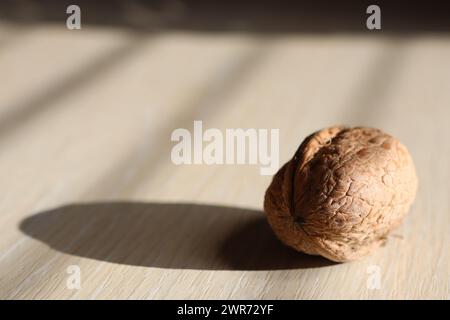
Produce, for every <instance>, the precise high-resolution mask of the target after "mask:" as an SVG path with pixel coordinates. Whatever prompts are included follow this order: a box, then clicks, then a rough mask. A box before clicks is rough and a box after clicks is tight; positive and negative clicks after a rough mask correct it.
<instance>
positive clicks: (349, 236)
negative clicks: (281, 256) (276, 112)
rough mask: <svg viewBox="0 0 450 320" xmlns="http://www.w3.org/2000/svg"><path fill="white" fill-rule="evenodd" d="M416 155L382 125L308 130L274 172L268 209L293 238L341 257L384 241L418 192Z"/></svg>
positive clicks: (292, 242) (299, 246)
mask: <svg viewBox="0 0 450 320" xmlns="http://www.w3.org/2000/svg"><path fill="white" fill-rule="evenodd" d="M417 186H418V181H417V176H416V171H415V167H414V163H413V161H412V158H411V156H410V154H409V152H408V150H407V149H406V147H405V146H403V145H402V144H401V143H400V142H399V141H398V140H397V139H395V138H393V137H392V136H390V135H388V134H386V133H384V132H382V131H381V130H378V129H373V128H365V127H355V128H346V127H340V126H335V127H330V128H326V129H323V130H320V131H318V132H315V133H313V134H312V135H310V136H308V137H307V138H306V139H305V140H304V141H303V142H302V144H301V145H300V147H299V148H298V150H297V152H296V153H295V155H294V157H293V158H292V159H291V160H290V161H289V162H287V163H286V164H285V165H284V166H283V167H282V168H281V169H280V170H279V171H278V172H277V173H276V174H275V176H274V178H273V180H272V183H271V184H270V186H269V188H268V189H267V191H266V194H265V199H264V211H265V212H266V215H267V219H268V222H269V224H270V226H271V228H272V229H273V231H274V233H275V234H276V236H277V237H278V238H279V239H280V240H281V241H282V242H283V243H284V244H286V245H288V246H290V247H292V248H294V249H296V250H298V251H301V252H304V253H307V254H311V255H321V256H324V257H326V258H328V259H330V260H333V261H336V262H344V261H350V260H357V259H360V258H362V257H364V256H366V255H368V254H370V253H371V252H372V251H373V250H374V249H376V248H377V247H379V246H380V245H382V244H383V243H384V242H385V241H386V238H387V235H388V234H389V232H390V231H391V230H392V229H394V228H396V227H397V226H398V225H399V224H400V223H401V221H402V220H403V218H404V216H405V215H406V214H407V212H408V211H409V208H410V206H411V204H412V202H413V200H414V198H415V195H416V190H417Z"/></svg>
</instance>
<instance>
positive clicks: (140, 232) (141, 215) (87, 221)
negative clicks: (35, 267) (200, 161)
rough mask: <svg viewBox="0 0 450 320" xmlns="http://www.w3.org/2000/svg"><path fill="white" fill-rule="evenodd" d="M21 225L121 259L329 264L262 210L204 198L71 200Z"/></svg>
mask: <svg viewBox="0 0 450 320" xmlns="http://www.w3.org/2000/svg"><path fill="white" fill-rule="evenodd" d="M20 230H21V231H23V232H24V233H25V234H27V235H29V236H31V237H33V238H35V239H37V240H39V241H42V242H44V243H46V244H47V245H49V246H50V247H51V248H53V249H55V250H58V251H61V252H64V253H67V254H71V255H76V256H81V257H86V258H91V259H96V260H101V261H108V262H113V263H118V264H125V265H135V266H147V267H160V268H176V269H200V270H203V269H204V270H276V269H294V268H314V267H322V266H327V265H331V264H332V262H330V261H327V260H326V259H324V258H321V257H315V256H308V255H305V254H302V253H297V252H295V251H294V250H292V249H290V248H287V247H285V246H283V245H282V244H281V243H280V242H278V240H277V239H276V238H275V237H274V235H273V234H272V232H271V230H270V228H269V226H268V225H267V223H266V221H265V218H264V215H263V213H262V212H260V211H256V210H249V209H241V208H232V207H223V206H213V205H200V204H175V203H173V204H169V203H138V202H110V203H108V202H106V203H90V204H73V205H67V206H63V207H60V208H56V209H53V210H49V211H45V212H42V213H38V214H35V215H32V216H30V217H28V218H26V219H25V220H23V221H22V222H21V223H20Z"/></svg>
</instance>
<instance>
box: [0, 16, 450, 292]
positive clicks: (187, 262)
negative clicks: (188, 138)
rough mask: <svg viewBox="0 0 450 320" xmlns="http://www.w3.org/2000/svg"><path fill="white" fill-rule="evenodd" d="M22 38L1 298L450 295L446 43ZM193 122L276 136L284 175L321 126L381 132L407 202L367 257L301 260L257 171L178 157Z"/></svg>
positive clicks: (6, 148) (2, 63) (0, 67)
mask: <svg viewBox="0 0 450 320" xmlns="http://www.w3.org/2000/svg"><path fill="white" fill-rule="evenodd" d="M15 29H18V28H16V27H15V26H14V25H1V26H0V30H7V32H0V37H8V39H9V38H11V35H14V32H16V31H17V32H18V33H17V37H15V38H14V41H13V42H9V41H7V42H5V43H4V46H2V47H0V74H1V75H2V79H3V80H2V81H1V84H2V85H1V86H0V106H1V108H0V177H1V179H0V193H1V195H2V201H1V204H0V207H1V211H0V213H1V214H0V240H1V241H0V298H7V299H114V298H122V299H161V298H162V299H164V298H188V299H194V298H195V299H196V298H200V299H204V298H208V299H211V298H219V299H228V298H238V299H241V298H249V299H253V298H258V299H267V298H276V299H279V298H294V299H316V298H326V299H328V298H331V299H342V298H352V299H360V298H369V299H373V298H383V299H384V298H387V299H391V298H393V299H404V298H406V299H414V298H424V299H428V298H437V299H449V298H450V293H449V279H450V278H449V275H450V274H449V270H450V264H449V262H450V255H449V243H450V241H449V240H450V239H449V226H450V221H449V217H450V214H449V213H450V208H449V205H450V200H449V199H450V198H449V194H450V192H449V191H450V190H449V187H448V186H449V182H448V181H450V167H449V163H450V144H449V143H448V138H449V131H448V123H449V117H450V108H449V103H450V87H449V84H450V64H449V60H448V57H449V56H450V38H449V37H448V36H446V35H445V34H443V35H439V36H438V35H426V36H425V35H424V36H421V37H406V36H405V37H401V36H398V35H397V36H387V35H384V36H383V35H377V36H363V35H345V34H339V35H334V34H311V35H310V34H287V35H283V34H271V35H266V36H263V35H255V34H245V33H243V34H239V33H227V32H224V33H217V34H209V33H201V32H199V33H196V32H168V31H166V32H159V33H137V32H136V33H135V32H132V31H121V30H116V29H114V30H109V29H104V28H95V27H90V28H85V29H83V31H82V32H69V31H67V30H66V29H64V28H63V26H62V27H61V26H56V25H41V26H33V29H30V30H24V29H26V28H24V27H21V28H20V30H15ZM19 31H20V32H19ZM0 43H1V41H0ZM194 120H202V121H203V124H204V126H205V127H208V128H219V129H225V128H267V129H270V128H279V129H280V159H281V161H282V162H285V161H287V160H288V159H289V158H290V157H291V156H292V154H293V152H294V151H295V150H296V148H297V146H298V144H299V143H300V142H301V140H302V139H303V138H304V137H305V136H306V135H308V134H309V133H311V132H312V131H315V130H317V129H319V128H322V127H326V126H329V125H334V124H348V125H368V126H374V127H378V128H380V129H383V130H385V131H387V132H389V133H391V134H392V135H394V136H396V137H397V138H399V139H400V140H401V141H402V142H403V143H404V144H405V145H406V146H407V147H408V148H409V150H410V152H411V153H412V155H413V158H414V160H415V163H416V166H417V171H418V175H419V182H420V187H419V192H418V196H417V199H416V201H415V203H414V205H413V208H412V210H411V212H410V214H409V215H408V216H407V218H406V220H405V222H404V224H403V225H402V227H401V228H400V229H398V230H397V231H396V232H395V233H394V234H393V235H392V236H391V237H390V239H389V241H388V243H387V245H386V246H385V247H383V248H381V249H380V250H378V251H377V252H376V253H374V254H373V255H372V256H370V257H368V258H367V259H364V260H362V261H359V262H354V263H346V264H334V263H330V262H328V261H327V260H325V259H322V258H320V257H310V256H306V255H302V254H296V253H295V252H293V251H291V250H289V249H288V248H285V247H283V246H282V245H281V244H279V243H278V242H277V240H276V239H275V238H274V237H273V235H272V234H271V232H270V230H269V229H268V227H267V225H266V224H265V222H264V215H263V213H262V211H261V210H262V199H263V195H264V192H265V189H266V187H267V186H268V184H269V182H270V179H271V177H269V176H261V175H260V174H259V167H258V166H255V165H241V166H232V165H229V166H226V165H223V166H221V165H214V166H207V165H192V166H176V165H174V164H173V163H172V162H171V160H170V150H171V148H172V146H173V143H172V142H171V141H170V134H171V132H172V131H173V130H174V129H176V128H187V129H189V130H191V129H192V126H193V121H194ZM71 265H77V266H79V267H80V270H81V288H80V289H79V290H71V289H69V288H68V287H67V285H66V282H67V279H68V277H69V274H68V273H67V268H68V266H71ZM371 266H377V267H379V270H380V271H381V273H380V275H381V283H380V284H381V285H380V288H379V289H370V288H368V286H367V282H368V280H369V277H370V270H372V269H371Z"/></svg>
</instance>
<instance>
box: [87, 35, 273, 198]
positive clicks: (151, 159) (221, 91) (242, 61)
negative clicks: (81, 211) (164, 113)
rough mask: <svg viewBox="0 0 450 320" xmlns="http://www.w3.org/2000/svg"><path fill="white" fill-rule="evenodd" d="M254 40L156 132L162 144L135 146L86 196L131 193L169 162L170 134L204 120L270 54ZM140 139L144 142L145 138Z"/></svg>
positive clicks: (261, 41)
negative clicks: (161, 139)
mask: <svg viewBox="0 0 450 320" xmlns="http://www.w3.org/2000/svg"><path fill="white" fill-rule="evenodd" d="M254 41H256V43H255V45H254V47H253V48H252V49H251V50H250V51H249V52H247V53H245V54H243V55H240V56H238V57H237V58H236V61H235V62H234V63H233V64H232V66H230V67H229V68H227V69H226V72H225V74H223V73H220V74H215V75H214V78H213V79H211V81H210V85H209V86H208V88H207V89H206V90H205V91H204V92H201V93H200V94H198V95H197V96H195V97H194V98H193V99H192V100H191V101H189V102H187V103H186V102H184V103H183V105H184V106H183V108H182V112H180V113H178V114H177V115H176V118H172V119H170V121H168V122H167V123H166V125H165V126H164V127H162V128H161V129H160V130H159V133H158V135H161V136H163V137H167V139H165V140H164V143H162V144H159V145H157V146H155V145H149V144H148V143H147V144H138V145H137V146H136V148H135V150H134V151H133V152H131V153H130V154H129V155H127V156H126V157H124V159H123V160H122V161H121V162H120V163H118V165H117V166H115V167H114V169H113V170H111V171H110V172H108V173H107V174H106V175H104V177H103V178H102V179H100V180H99V181H98V182H97V183H96V184H95V185H94V186H92V187H91V188H89V190H87V192H86V194H88V195H92V194H95V195H96V196H105V195H111V192H114V193H117V194H120V195H121V196H123V195H124V194H125V193H127V194H132V193H133V192H134V191H135V190H136V189H137V188H138V187H139V185H140V184H141V183H142V182H143V181H145V180H147V179H148V178H149V176H150V175H151V174H153V173H154V171H155V170H156V168H157V166H158V164H160V163H161V162H162V161H163V160H167V161H170V150H171V148H172V144H171V141H170V136H171V133H172V131H173V130H174V129H176V128H186V127H190V126H191V125H192V122H193V121H194V120H197V119H204V117H205V115H206V114H208V112H211V108H213V107H214V106H215V105H217V104H218V103H219V102H218V101H221V102H222V103H223V101H225V100H226V99H227V97H229V96H230V95H231V94H232V93H233V92H234V91H235V90H236V89H237V88H238V87H239V86H240V85H241V84H242V82H243V81H242V80H243V78H244V77H245V76H247V75H248V74H249V73H251V72H252V70H255V69H256V68H257V67H258V66H260V65H261V64H262V63H263V61H264V59H265V57H266V56H267V55H268V54H269V52H270V47H271V46H269V45H268V43H267V42H268V41H270V40H269V39H267V38H266V37H262V38H259V39H257V40H254ZM153 135H155V133H154V132H153V130H151V129H150V130H149V133H148V136H149V137H151V136H153ZM142 140H144V141H145V140H146V139H145V137H143V138H142ZM156 149H157V150H156ZM130 168H133V173H132V175H131V177H129V176H127V179H126V180H127V181H124V180H125V175H126V174H129V172H130ZM111 188H115V190H114V191H112V190H111Z"/></svg>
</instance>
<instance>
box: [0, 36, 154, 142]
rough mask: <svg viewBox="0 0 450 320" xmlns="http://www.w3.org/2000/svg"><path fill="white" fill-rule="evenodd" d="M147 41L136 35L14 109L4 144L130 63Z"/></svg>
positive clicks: (4, 128) (2, 130)
mask: <svg viewBox="0 0 450 320" xmlns="http://www.w3.org/2000/svg"><path fill="white" fill-rule="evenodd" d="M146 38H147V36H145V35H144V34H142V35H140V34H139V35H133V36H132V37H131V39H130V40H128V41H127V42H126V43H125V44H123V45H121V46H120V47H119V48H116V49H114V50H112V51H109V52H107V53H106V54H103V55H101V56H100V57H97V58H96V59H95V60H93V61H90V62H89V63H88V64H87V65H85V66H84V67H83V68H81V69H80V70H78V71H76V72H75V73H73V74H70V75H68V76H67V77H66V78H65V79H63V80H62V81H60V82H58V83H56V84H55V85H54V86H52V87H50V88H49V89H48V90H47V91H44V92H42V93H41V94H38V95H37V96H34V97H31V98H29V99H27V100H25V101H23V102H21V103H18V104H16V105H14V106H12V108H11V112H9V114H6V115H5V116H3V117H2V118H1V119H0V142H1V141H2V140H4V139H6V138H7V137H8V136H9V135H11V134H13V133H14V132H15V131H17V130H19V129H20V128H21V127H23V126H24V125H25V124H26V123H27V122H29V121H32V120H33V119H34V118H35V117H36V116H38V115H39V114H40V113H42V112H45V111H48V110H50V109H51V108H54V107H56V106H57V103H56V102H58V101H59V100H61V99H63V98H64V97H65V96H66V95H67V94H69V93H73V92H75V91H77V90H80V89H82V88H84V87H86V86H87V85H89V84H90V83H92V81H94V80H95V79H97V78H99V77H101V76H102V75H103V74H104V73H105V72H107V71H108V70H109V69H111V68H112V67H114V66H115V65H117V64H118V63H120V62H122V61H124V60H126V59H127V58H128V57H129V56H131V55H132V54H133V53H134V52H135V51H136V50H138V49H139V48H141V47H142V46H143V45H145V44H146V43H147V42H146V41H144V40H145V39H146Z"/></svg>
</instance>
